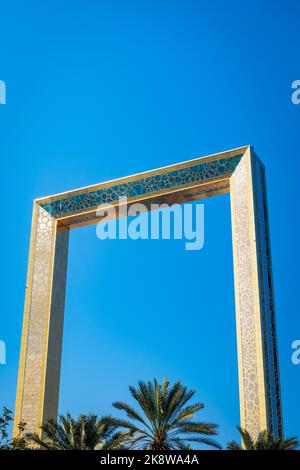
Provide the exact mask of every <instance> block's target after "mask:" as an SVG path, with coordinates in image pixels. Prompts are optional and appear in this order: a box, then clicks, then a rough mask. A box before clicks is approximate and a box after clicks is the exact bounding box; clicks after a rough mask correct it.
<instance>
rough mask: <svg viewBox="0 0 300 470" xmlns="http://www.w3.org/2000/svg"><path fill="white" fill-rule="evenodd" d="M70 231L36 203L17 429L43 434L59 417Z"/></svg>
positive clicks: (18, 394) (21, 359)
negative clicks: (49, 421)
mask: <svg viewBox="0 0 300 470" xmlns="http://www.w3.org/2000/svg"><path fill="white" fill-rule="evenodd" d="M68 240H69V232H68V231H65V232H61V233H60V232H57V222H56V220H55V219H53V218H52V217H51V216H50V215H49V214H48V213H47V212H46V211H45V210H44V209H42V208H41V207H40V206H38V205H37V204H34V210H33V220H32V229H31V240H30V254H29V262H28V274H27V283H26V297H25V309H24V320H23V330H22V342H21V353H20V364H19V375H18V387H17V397H16V405H15V428H14V435H16V434H17V432H18V430H17V426H18V424H19V422H20V421H24V422H25V423H26V424H27V431H28V432H37V433H38V434H41V429H40V427H41V425H42V423H43V422H45V420H47V418H49V417H54V418H56V416H57V406H58V396H59V380H60V363H61V346H62V331H63V316H64V303H65V287H66V273H67V258H68Z"/></svg>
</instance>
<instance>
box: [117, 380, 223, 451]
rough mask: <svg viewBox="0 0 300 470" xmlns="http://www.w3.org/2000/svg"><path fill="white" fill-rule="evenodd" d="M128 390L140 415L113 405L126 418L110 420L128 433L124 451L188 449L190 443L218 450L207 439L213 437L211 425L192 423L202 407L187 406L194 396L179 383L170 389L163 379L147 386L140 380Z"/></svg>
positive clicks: (124, 406)
mask: <svg viewBox="0 0 300 470" xmlns="http://www.w3.org/2000/svg"><path fill="white" fill-rule="evenodd" d="M129 390H130V392H131V395H132V396H133V398H134V399H135V400H136V401H137V403H138V405H139V407H140V408H141V412H140V411H137V410H135V409H134V408H133V407H132V406H130V405H128V404H126V403H123V402H119V401H118V402H115V403H113V406H114V407H115V408H117V409H119V410H123V411H125V413H126V415H127V418H129V420H124V419H117V418H116V419H114V424H115V425H116V426H117V427H121V428H125V429H126V430H127V431H128V434H127V437H128V442H127V444H126V447H127V449H146V450H156V451H162V450H171V449H179V450H188V449H191V444H192V443H193V444H204V445H208V446H211V447H215V448H218V449H220V448H221V446H220V445H219V444H218V443H217V442H216V441H214V440H213V439H211V438H210V437H207V436H214V435H216V434H217V426H216V425H215V424H211V423H201V422H195V421H192V419H193V418H194V416H195V414H196V413H197V412H198V411H199V410H201V409H203V407H204V406H203V405H202V404H201V403H195V404H193V405H188V404H187V403H188V402H189V400H190V399H191V398H192V397H193V396H194V394H195V391H194V390H187V388H186V387H183V386H182V384H181V383H180V382H176V383H174V385H173V386H171V387H170V386H169V382H168V380H167V379H164V380H163V383H162V384H158V383H157V381H156V379H154V380H153V382H148V383H145V382H143V381H140V382H139V384H138V388H137V389H136V388H134V387H133V386H130V387H129Z"/></svg>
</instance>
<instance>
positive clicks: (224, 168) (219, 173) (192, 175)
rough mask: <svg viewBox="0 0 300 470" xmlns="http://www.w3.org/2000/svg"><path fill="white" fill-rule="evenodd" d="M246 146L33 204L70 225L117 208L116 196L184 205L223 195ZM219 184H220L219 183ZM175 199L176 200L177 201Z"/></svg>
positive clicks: (131, 199) (130, 199) (40, 200)
mask: <svg viewBox="0 0 300 470" xmlns="http://www.w3.org/2000/svg"><path fill="white" fill-rule="evenodd" d="M248 149H249V146H247V147H241V148H238V149H234V150H230V151H228V152H222V153H218V154H214V155H211V156H208V157H204V158H198V159H194V160H190V161H187V162H183V163H179V164H176V165H172V166H167V167H163V168H159V169H157V170H153V171H150V172H145V173H141V174H138V175H133V176H129V177H127V178H121V179H118V180H113V181H109V182H105V183H100V184H98V185H96V186H89V187H87V188H81V189H78V190H74V191H70V192H68V193H62V194H58V195H55V196H52V197H47V198H43V199H37V200H36V201H35V203H36V204H38V205H39V206H41V207H42V208H43V209H44V210H46V211H47V212H48V213H49V214H50V215H51V216H52V217H55V218H56V219H58V220H59V221H60V225H64V226H66V225H74V224H76V221H77V220H78V221H79V222H80V223H81V222H85V221H87V220H92V218H94V214H95V212H96V210H97V207H98V206H99V205H100V204H113V205H117V204H118V200H119V198H120V197H122V196H123V197H124V196H126V197H127V198H128V200H129V201H130V202H136V201H139V202H143V201H148V200H149V199H154V200H156V199H157V198H159V199H160V200H161V199H163V202H169V201H172V194H174V195H175V194H176V202H177V203H178V202H186V201H187V200H191V199H199V198H201V197H207V196H209V192H210V191H214V194H218V193H221V192H224V191H225V192H226V189H227V188H226V186H227V185H228V181H227V180H228V179H229V178H230V176H231V175H232V173H233V172H234V170H235V168H236V167H237V165H238V163H239V161H240V160H241V158H242V157H243V156H244V155H245V153H246V151H247V150H248ZM220 181H222V182H223V183H220ZM178 199H179V200H178Z"/></svg>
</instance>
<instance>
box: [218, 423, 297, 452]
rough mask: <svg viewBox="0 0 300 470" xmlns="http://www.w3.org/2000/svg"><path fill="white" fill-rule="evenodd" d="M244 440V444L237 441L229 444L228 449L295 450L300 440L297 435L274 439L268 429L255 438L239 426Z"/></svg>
mask: <svg viewBox="0 0 300 470" xmlns="http://www.w3.org/2000/svg"><path fill="white" fill-rule="evenodd" d="M237 429H238V431H239V433H240V435H241V438H242V442H243V446H241V445H240V444H238V443H237V442H235V441H231V442H229V443H228V444H227V450H295V449H296V447H297V446H298V441H297V439H296V438H295V437H292V438H290V439H274V436H273V434H271V433H270V432H268V431H262V432H260V433H259V435H258V437H257V439H253V438H252V437H251V435H250V433H249V432H248V431H247V430H246V429H242V428H240V427H238V428H237Z"/></svg>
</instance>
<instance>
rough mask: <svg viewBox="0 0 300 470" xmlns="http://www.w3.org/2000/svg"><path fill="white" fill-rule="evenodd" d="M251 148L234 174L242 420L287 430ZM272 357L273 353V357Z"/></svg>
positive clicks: (264, 223) (261, 193)
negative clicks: (282, 414)
mask: <svg viewBox="0 0 300 470" xmlns="http://www.w3.org/2000/svg"><path fill="white" fill-rule="evenodd" d="M256 165H258V163H257V160H256V159H255V157H254V156H253V155H252V154H251V150H250V148H249V150H248V151H247V152H246V154H245V155H244V157H243V158H242V160H241V162H240V163H239V165H238V166H237V168H236V170H235V172H234V174H233V175H232V177H231V179H230V193H231V213H232V238H233V254H234V276H235V300H236V326H237V344H238V366H239V388H240V412H241V426H242V427H243V428H246V429H247V431H249V432H250V433H251V434H252V435H253V436H254V437H255V436H257V435H258V433H259V432H260V431H262V430H265V429H267V430H269V431H271V432H273V433H274V436H275V437H278V436H281V435H282V424H281V406H280V392H279V379H278V361H277V346H276V333H275V324H274V304H273V287H272V278H271V264H270V263H271V261H270V260H271V258H270V256H271V255H270V247H269V234H268V216H267V209H266V193H265V189H263V188H262V186H261V185H262V182H261V181H264V170H263V168H262V166H259V171H260V179H261V181H260V183H259V185H258V175H257V173H258V168H256ZM271 358H272V359H271Z"/></svg>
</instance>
